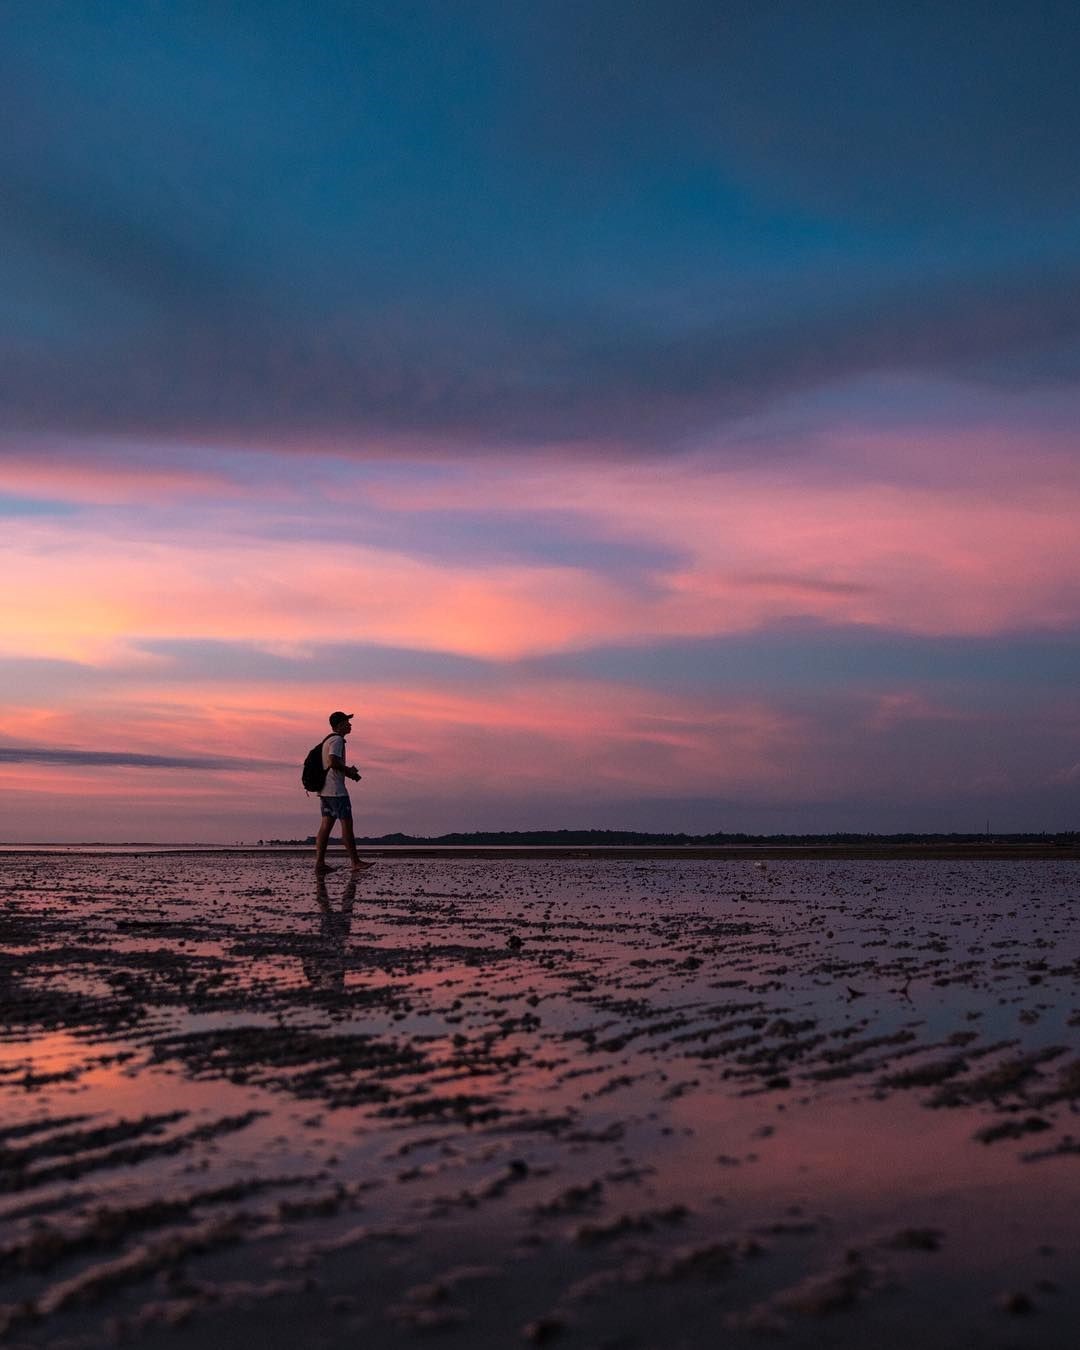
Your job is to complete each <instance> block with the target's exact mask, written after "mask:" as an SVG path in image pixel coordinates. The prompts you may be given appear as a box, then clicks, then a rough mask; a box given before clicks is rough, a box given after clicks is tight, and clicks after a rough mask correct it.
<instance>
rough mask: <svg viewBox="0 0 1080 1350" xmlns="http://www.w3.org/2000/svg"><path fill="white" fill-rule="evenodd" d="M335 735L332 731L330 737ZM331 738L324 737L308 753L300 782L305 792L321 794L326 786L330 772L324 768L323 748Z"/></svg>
mask: <svg viewBox="0 0 1080 1350" xmlns="http://www.w3.org/2000/svg"><path fill="white" fill-rule="evenodd" d="M333 735H335V733H334V732H333V731H332V732H331V733H330V736H333ZM330 736H324V737H323V738H322V740H321V741H320V742H319V744H318V745H313V746H312V747H311V749H310V750H309V751H308V752H307V758H306V759H305V760H304V767H303V768H302V769H301V770H300V782H301V783H302V784H303V785H304V791H305V792H321V791H322V790H323V788H324V787H325V786H326V775H327V772H328V770H326V769H324V768H323V763H322V748H323V746H324V745H325V744H326V742H327V741H328V740H329V739H330Z"/></svg>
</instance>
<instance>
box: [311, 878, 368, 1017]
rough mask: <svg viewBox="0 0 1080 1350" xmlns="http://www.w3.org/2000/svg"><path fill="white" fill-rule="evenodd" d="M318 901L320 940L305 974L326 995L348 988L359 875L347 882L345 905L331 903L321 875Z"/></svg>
mask: <svg viewBox="0 0 1080 1350" xmlns="http://www.w3.org/2000/svg"><path fill="white" fill-rule="evenodd" d="M318 886H319V889H318V891H317V893H316V896H315V903H316V904H317V905H318V906H319V912H320V914H321V916H322V917H321V922H320V924H319V937H320V941H319V942H318V944H317V945H316V946H314V947H312V949H311V951H310V952H309V953H308V954H307V956H305V957H304V959H303V962H302V964H303V967H304V974H305V975H306V976H307V978H308V981H309V982H310V984H311V987H312V988H313V989H317V990H318V991H319V992H320V993H322V994H341V993H344V991H345V965H346V951H345V947H346V943H347V942H348V938H349V929H350V928H351V927H352V912H353V905H354V904H355V903H356V877H355V876H351V877H350V878H349V880H348V881H347V882H346V883H345V889H344V891H343V892H342V895H341V908H340V909H338V910H335V909H334V908H333V906H332V905H331V904H330V896H329V895H328V894H327V891H326V882H325V881H323V879H322V878H321V877H320V878H319V883H318Z"/></svg>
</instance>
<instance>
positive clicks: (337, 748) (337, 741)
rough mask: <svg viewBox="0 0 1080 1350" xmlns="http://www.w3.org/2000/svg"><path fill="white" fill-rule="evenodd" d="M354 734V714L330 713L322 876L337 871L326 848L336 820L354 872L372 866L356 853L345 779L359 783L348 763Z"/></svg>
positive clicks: (320, 841)
mask: <svg viewBox="0 0 1080 1350" xmlns="http://www.w3.org/2000/svg"><path fill="white" fill-rule="evenodd" d="M350 731H352V713H344V712H333V713H331V714H330V733H331V734H330V735H329V736H327V738H326V740H325V741H323V748H322V762H323V768H324V769H325V770H326V781H325V782H324V784H323V788H322V791H321V792H320V793H319V808H320V811H321V813H322V819H321V820H320V822H319V832H318V834H317V835H316V836H315V871H316V872H317V873H319V874H320V875H324V874H325V873H327V872H332V871H333V870H334V869H333V868H332V867H328V866H327V864H326V845H327V842H328V841H329V839H330V833H331V831H332V830H333V828H334V822H335V821H336V820H340V821H341V842H342V843H343V844H344V845H345V849H346V852H347V853H348V855H349V861H350V862H351V863H352V867H353V871H354V872H360V871H363V870H365V869H366V868H368V867H370V866H371V863H367V862H361V860H360V856H359V854H358V853H357V852H356V836H355V835H354V834H353V823H352V803H351V802H350V801H349V790H348V788H346V786H345V779H346V778H351V779H352V780H353V781H354V782H358V781H359V779H360V774H359V773H358V772H357V771H356V769H354V768H351V767H350V766H349V765H347V764H346V763H345V737H346V736H348V734H349V732H350Z"/></svg>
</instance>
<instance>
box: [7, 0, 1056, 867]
mask: <svg viewBox="0 0 1080 1350" xmlns="http://www.w3.org/2000/svg"><path fill="white" fill-rule="evenodd" d="M1078 56H1080V11H1078V10H1077V7H1076V5H1075V3H1073V2H1072V0H1069V2H1068V3H1066V2H1065V0H1062V2H1061V3H1056V2H1052V0H1023V2H1020V0H1014V2H1013V3H1009V2H1006V3H1002V4H993V5H989V4H985V3H980V4H968V3H946V4H940V3H935V4H930V3H922V2H921V0H903V3H901V0H895V2H893V0H883V2H882V3H878V4H866V3H861V2H860V3H856V0H835V2H833V0H814V2H812V3H807V2H806V0H746V2H745V3H744V2H742V0H734V2H733V3H723V4H718V3H715V0H709V2H708V3H705V0H696V2H694V0H650V2H649V3H639V4H630V3H627V2H626V0H620V3H615V0H538V2H537V3H531V4H525V3H517V2H516V0H492V2H491V3H482V2H480V0H462V2H461V3H453V4H448V3H445V4H444V3H438V2H437V0H426V2H424V0H417V2H415V3H413V2H411V0H390V2H388V3H385V4H375V3H363V2H362V0H355V2H354V3H346V0H305V3H303V4H301V3H297V2H296V0H290V2H288V3H285V2H283V0H246V2H243V0H201V2H200V0H187V2H186V3H183V4H150V3H146V0H137V2H136V0H131V2H130V3H128V2H127V0H115V2H110V3H106V4H101V3H97V0H85V2H84V3H77V2H75V0H71V2H69V3H65V2H64V0H57V2H56V3H53V2H52V0H39V3H33V4H10V5H6V6H4V7H3V9H2V10H0V118H2V122H0V125H2V127H3V135H2V136H0V287H2V289H0V294H2V296H3V305H2V306H0V557H2V568H3V571H2V577H3V586H2V589H0V840H7V841H28V840H161V841H174V840H175V841H179V840H205V841H233V840H240V839H243V840H252V839H257V838H260V837H265V838H270V837H292V836H303V835H307V834H309V833H312V832H313V831H314V829H315V826H316V823H317V808H316V807H315V806H313V801H312V799H308V798H306V797H305V796H304V793H303V790H302V789H301V787H300V785H299V768H300V762H301V760H302V759H303V757H304V754H305V752H306V751H307V750H308V748H309V747H310V746H311V745H312V744H313V743H314V742H315V741H317V740H318V739H320V738H321V736H322V735H323V734H324V733H325V730H326V729H327V728H326V727H325V721H326V716H327V714H328V713H329V712H330V711H331V710H332V709H336V708H342V709H345V710H347V711H351V710H355V711H356V719H355V731H354V734H353V737H352V738H351V740H350V748H351V757H352V758H353V759H354V760H355V762H356V763H357V764H358V765H359V766H360V768H361V771H362V773H363V775H364V778H363V781H362V782H361V783H360V784H358V785H357V786H356V787H355V788H354V789H353V801H354V808H355V811H356V817H357V828H358V832H360V833H373V834H379V833H383V832H385V831H393V830H402V831H406V832H412V833H438V832H442V831H446V830H469V829H519V828H552V829H553V828H560V827H568V828H586V827H597V828H633V829H656V830H688V831H711V830H717V829H720V830H753V831H761V832H774V831H803V830H813V831H832V830H868V831H869V830H872V831H895V830H964V831H967V830H982V829H983V828H984V827H985V824H986V821H987V819H989V821H990V825H991V828H992V829H996V830H999V831H1005V830H1021V829H1024V830H1026V829H1030V830H1039V829H1048V830H1058V829H1069V828H1080V810H1078V809H1077V802H1078V794H1080V701H1078V687H1080V530H1078V527H1077V521H1078V520H1080V446H1078V433H1077V427H1078V426H1080V250H1078V244H1080V173H1078V172H1077V164H1076V145H1077V141H1078V137H1080V81H1078V80H1077V76H1076V70H1077V60H1078Z"/></svg>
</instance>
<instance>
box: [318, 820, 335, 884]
mask: <svg viewBox="0 0 1080 1350" xmlns="http://www.w3.org/2000/svg"><path fill="white" fill-rule="evenodd" d="M333 828H334V819H333V817H332V816H323V818H322V819H321V820H320V821H319V833H318V834H317V835H316V836H315V870H316V872H323V871H325V870H326V844H327V841H328V840H329V838H330V831H331V830H332V829H333Z"/></svg>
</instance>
